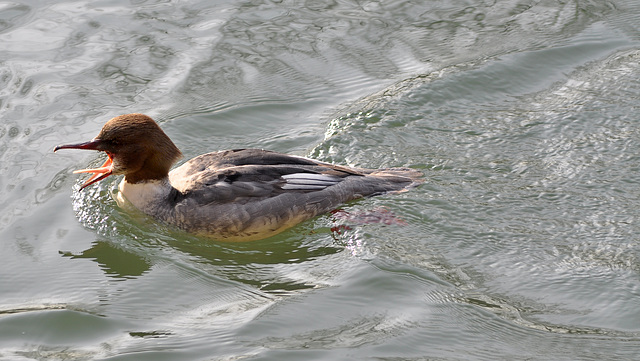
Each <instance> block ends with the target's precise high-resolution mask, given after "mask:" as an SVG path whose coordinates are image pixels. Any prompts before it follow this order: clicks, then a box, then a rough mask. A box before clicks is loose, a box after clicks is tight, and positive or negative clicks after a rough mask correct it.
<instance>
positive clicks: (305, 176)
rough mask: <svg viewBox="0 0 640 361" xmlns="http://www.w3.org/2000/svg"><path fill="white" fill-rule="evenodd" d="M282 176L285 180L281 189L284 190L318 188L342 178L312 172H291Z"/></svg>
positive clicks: (335, 182) (323, 187)
mask: <svg viewBox="0 0 640 361" xmlns="http://www.w3.org/2000/svg"><path fill="white" fill-rule="evenodd" d="M282 178H284V180H285V181H286V183H285V185H283V186H282V189H286V190H309V191H313V190H320V189H325V188H327V187H330V186H332V185H335V184H338V183H340V181H342V178H340V177H337V176H334V175H327V174H313V173H293V174H287V175H283V176H282Z"/></svg>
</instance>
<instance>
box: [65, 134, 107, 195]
mask: <svg viewBox="0 0 640 361" xmlns="http://www.w3.org/2000/svg"><path fill="white" fill-rule="evenodd" d="M100 143H101V142H100V140H99V139H94V140H92V141H89V142H85V143H79V144H65V145H59V146H57V147H55V148H53V151H54V152H56V151H58V150H59V149H89V150H101V149H98V148H99V145H100ZM107 157H108V158H107V160H106V161H105V162H104V164H103V165H101V166H100V168H91V169H80V170H75V171H73V173H93V175H92V176H91V177H90V178H89V179H87V181H86V182H84V184H82V186H81V187H80V190H83V189H84V188H85V187H87V186H89V185H91V184H93V183H95V182H98V181H101V180H103V179H105V178H107V177H108V176H110V175H111V174H112V173H113V159H112V158H111V154H110V153H108V152H107Z"/></svg>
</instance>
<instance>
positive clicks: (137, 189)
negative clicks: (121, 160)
mask: <svg viewBox="0 0 640 361" xmlns="http://www.w3.org/2000/svg"><path fill="white" fill-rule="evenodd" d="M118 190H119V193H118V196H117V201H118V203H119V204H120V205H123V204H126V203H130V204H131V205H133V206H134V207H135V208H137V209H139V210H140V211H142V212H144V213H147V214H150V215H155V213H157V212H158V211H160V210H161V209H162V208H163V207H166V206H167V205H168V203H169V196H170V194H171V192H172V191H175V189H174V188H173V186H172V185H171V183H170V182H169V178H168V177H165V178H162V179H154V180H147V181H144V182H138V183H130V182H128V181H127V179H126V178H125V179H123V180H122V182H120V185H119V186H118Z"/></svg>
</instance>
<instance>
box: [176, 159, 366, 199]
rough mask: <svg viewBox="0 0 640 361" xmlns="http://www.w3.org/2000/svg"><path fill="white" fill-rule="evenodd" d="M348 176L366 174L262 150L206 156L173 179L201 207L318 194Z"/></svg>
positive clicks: (187, 165) (178, 187) (177, 173)
mask: <svg viewBox="0 0 640 361" xmlns="http://www.w3.org/2000/svg"><path fill="white" fill-rule="evenodd" d="M348 176H362V174H361V173H359V172H358V171H357V170H354V169H350V168H346V167H339V166H335V165H332V164H329V163H324V162H318V161H314V160H311V159H307V158H302V157H296V156H291V155H286V154H280V153H275V152H269V151H263V150H259V149H245V150H232V151H224V152H218V153H208V154H203V155H201V156H199V157H196V158H194V159H192V160H190V161H189V162H187V163H185V164H184V165H182V166H181V167H179V168H177V169H175V170H174V171H173V172H172V174H171V175H170V177H171V178H172V184H174V186H175V187H176V188H177V189H178V190H179V191H180V192H181V193H183V194H185V195H187V194H189V196H190V198H193V199H197V200H198V203H200V204H210V203H218V204H224V203H240V204H242V203H245V202H249V201H254V200H256V199H260V198H262V199H266V198H270V197H275V196H278V195H280V194H283V193H286V192H299V193H309V192H315V191H320V190H323V189H326V188H327V187H330V186H333V185H336V184H338V183H340V182H341V181H342V180H344V179H345V178H346V177H348ZM178 179H179V181H177V180H178ZM212 189H215V191H212Z"/></svg>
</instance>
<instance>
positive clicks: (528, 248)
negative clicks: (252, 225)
mask: <svg viewBox="0 0 640 361" xmlns="http://www.w3.org/2000/svg"><path fill="white" fill-rule="evenodd" d="M639 16H640V6H638V5H637V4H636V3H635V2H634V1H630V0H627V1H609V2H604V1H577V0H574V1H564V2H558V1H544V0H543V1H511V0H508V1H499V2H498V1H483V0H476V1H459V0H454V1H446V2H445V1H441V2H433V1H430V2H422V3H420V2H419V3H418V4H414V3H413V2H408V1H384V2H375V1H370V2H355V1H332V0H327V1H306V2H302V1H297V2H294V1H271V2H270V1H246V2H236V1H217V2H210V1H199V2H195V1H192V2H175V1H174V2H153V1H148V2H144V1H130V2H126V1H90V2H89V1H84V2H83V1H77V2H71V1H62V2H60V1H58V2H53V1H41V2H37V3H36V2H32V3H14V2H2V3H0V49H1V51H0V117H1V119H2V121H1V123H0V159H1V160H0V239H1V240H2V242H1V243H0V247H1V248H0V249H1V252H0V359H2V360H231V359H241V358H247V359H271V360H287V359H291V360H312V359H313V360H316V359H323V360H346V359H367V360H369V359H380V360H496V359H498V360H525V359H526V360H532V359H536V360H537V359H539V360H636V359H638V358H640V311H639V310H640V307H639V306H640V241H639V240H640V229H639V226H638V225H637V223H638V222H637V220H638V219H640V211H639V209H640V208H639V207H637V204H638V201H639V194H640V181H638V176H637V173H638V170H639V165H638V164H639V160H640V156H639V155H638V154H640V153H639V148H640V141H639V139H640V122H638V116H637V113H638V111H637V110H638V108H639V107H640V95H639V94H640V23H638V21H637V19H638V17H639ZM129 112H145V113H148V114H149V115H151V116H153V117H154V118H156V119H157V120H158V121H160V122H161V125H162V127H163V128H164V129H165V131H166V132H167V133H168V134H169V136H170V137H171V138H172V139H173V140H174V141H175V143H176V144H177V145H178V146H179V147H180V148H181V150H182V151H183V153H184V154H185V157H186V158H191V157H193V156H195V155H198V154H201V153H204V152H208V151H212V150H218V149H226V148H239V147H261V148H266V149H272V150H277V151H282V152H289V153H294V154H299V155H306V156H310V157H313V158H317V159H320V160H324V161H331V162H336V163H342V164H349V165H354V166H363V167H384V166H409V167H413V168H416V169H420V170H422V171H423V172H424V173H425V175H426V179H427V182H426V183H425V184H424V185H423V186H421V187H420V188H417V189H415V190H412V191H411V192H407V193H403V194H400V195H389V196H383V197H378V198H373V199H367V200H363V201H359V202H355V203H351V204H348V205H346V206H345V207H344V208H343V211H344V212H338V213H335V214H330V215H325V216H321V217H318V218H316V219H314V220H311V221H308V222H305V223H303V224H301V225H299V226H297V227H295V228H294V229H292V230H290V231H287V232H285V233H283V234H281V235H278V236H276V237H273V238H271V239H267V240H263V241H257V242H250V243H240V244H227V243H216V242H211V241H207V240H203V239H199V238H196V237H192V236H189V235H186V234H183V233H180V232H177V231H175V230H173V229H171V228H170V227H165V226H163V225H161V224H158V223H157V222H155V221H153V220H152V219H149V218H147V217H146V216H144V215H141V214H139V213H136V212H132V211H127V210H123V209H120V208H119V207H118V206H117V205H116V203H115V201H114V199H113V196H114V192H116V185H117V182H118V181H119V179H109V180H107V181H104V182H101V184H99V185H97V186H94V187H89V188H87V189H85V190H84V191H82V192H79V191H78V189H79V185H80V184H81V183H82V179H81V178H82V177H79V176H76V175H73V174H71V171H72V170H74V169H79V168H85V167H86V166H87V165H95V164H99V163H100V162H102V158H101V156H100V155H98V154H94V153H89V152H71V151H68V152H58V153H56V154H53V153H52V149H53V147H54V146H55V145H57V144H60V143H71V142H77V141H85V140H88V139H91V138H92V137H94V136H95V135H96V134H97V132H98V131H99V129H100V127H101V126H102V124H103V123H104V122H105V121H106V120H108V119H109V118H110V117H112V116H115V115H119V114H123V113H129ZM345 214H351V215H366V216H367V217H368V218H367V219H374V220H378V222H368V223H367V222H357V221H356V220H357V219H358V218H357V217H356V218H355V219H354V218H353V217H348V216H347V217H344V215H345ZM380 219H382V220H383V221H382V222H380V221H379V220H380ZM385 220H386V221H385ZM387 223H389V224H387Z"/></svg>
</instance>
